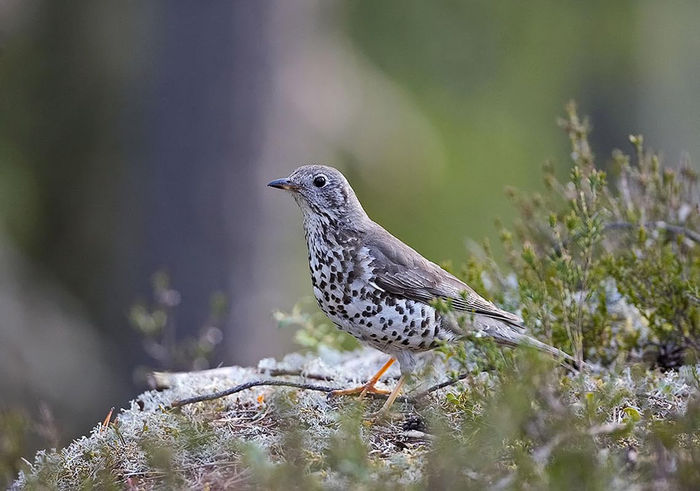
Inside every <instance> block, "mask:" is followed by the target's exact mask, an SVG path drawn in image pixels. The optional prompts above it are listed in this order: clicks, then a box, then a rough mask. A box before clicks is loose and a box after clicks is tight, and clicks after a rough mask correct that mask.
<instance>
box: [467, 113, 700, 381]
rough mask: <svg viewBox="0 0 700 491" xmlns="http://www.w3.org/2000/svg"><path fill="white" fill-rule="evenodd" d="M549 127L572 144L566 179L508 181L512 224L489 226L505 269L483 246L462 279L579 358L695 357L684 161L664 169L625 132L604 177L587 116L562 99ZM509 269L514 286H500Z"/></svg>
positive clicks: (695, 247) (691, 215)
mask: <svg viewBox="0 0 700 491" xmlns="http://www.w3.org/2000/svg"><path fill="white" fill-rule="evenodd" d="M560 125H561V126H562V128H564V130H565V131H566V132H567V134H568V136H569V139H570V142H571V158H572V160H573V167H572V169H571V172H570V174H569V177H568V179H567V180H564V181H562V180H560V179H558V178H557V177H556V176H555V174H554V172H553V170H552V167H551V166H546V167H545V174H544V179H545V185H546V192H545V193H544V194H539V193H536V194H533V195H526V194H524V193H519V192H517V191H515V190H512V189H510V190H508V194H509V196H510V197H511V199H512V200H513V202H514V203H515V205H516V206H517V208H518V210H519V212H520V220H519V221H518V222H517V224H516V225H515V228H514V230H510V229H508V228H506V227H504V226H503V225H500V228H501V231H500V237H501V242H502V244H503V246H504V249H505V252H506V257H507V260H508V264H509V266H510V268H511V269H512V271H513V275H514V276H511V277H510V278H509V277H508V276H506V274H505V273H504V272H503V271H502V270H501V269H500V268H499V267H498V266H497V265H496V262H495V260H494V259H493V254H492V252H491V249H490V247H489V245H488V244H486V245H485V247H484V248H483V250H482V251H480V254H478V255H477V256H476V259H474V258H472V260H471V261H470V262H469V264H468V265H467V268H466V269H467V271H466V277H467V279H468V280H475V281H473V284H474V286H475V288H476V289H477V290H480V291H481V292H482V293H484V294H485V295H486V296H488V297H492V298H494V297H495V298H496V299H497V300H498V299H499V297H500V299H503V297H504V293H503V292H504V291H506V292H507V291H508V290H509V289H510V290H511V291H512V292H514V295H513V296H514V297H515V301H513V302H512V303H513V305H511V307H519V308H520V310H521V312H522V316H523V318H524V320H525V323H526V324H527V325H528V326H529V327H530V328H531V329H532V330H533V331H534V332H535V333H536V335H538V337H540V338H542V339H545V340H547V341H549V342H550V343H552V344H554V345H555V346H560V347H562V348H563V349H565V350H570V352H572V353H574V355H575V356H576V357H578V358H579V359H580V358H584V359H589V360H594V361H596V362H598V361H600V362H602V363H604V364H610V363H612V362H614V361H616V360H618V361H624V360H627V359H639V358H641V357H642V355H643V354H646V356H647V357H650V358H651V361H652V362H653V363H654V364H657V365H659V366H661V367H664V368H671V367H674V366H678V365H679V364H682V363H683V362H684V360H685V359H690V360H693V359H697V352H698V349H699V348H700V311H699V309H698V305H699V302H698V278H700V234H698V232H697V231H698V230H700V209H699V208H698V202H699V200H698V186H697V175H696V174H695V173H694V172H693V171H692V169H691V168H690V166H689V165H688V163H687V162H686V163H683V164H682V166H681V168H680V169H679V170H673V169H670V168H664V167H663V166H662V165H661V163H660V158H659V157H658V155H656V154H654V153H653V152H651V151H649V150H646V149H645V148H644V147H643V140H642V137H640V136H634V137H630V140H631V142H632V143H633V145H634V148H635V152H636V158H635V159H634V163H633V162H632V160H633V159H631V158H630V157H628V156H627V155H625V154H623V153H622V152H620V151H615V152H614V153H613V163H614V164H615V168H616V175H617V177H616V179H615V182H616V186H612V185H610V184H609V183H608V178H607V174H606V172H605V171H603V170H601V169H599V168H598V167H596V164H595V158H594V156H593V154H592V153H591V150H590V145H589V143H588V135H589V131H590V126H589V124H588V122H587V121H585V120H581V119H579V116H578V114H577V112H576V108H575V106H574V104H573V103H571V104H569V105H568V106H567V117H566V118H565V119H563V120H562V121H561V122H560ZM483 278H487V279H488V281H486V282H484V281H483ZM512 278H514V279H515V282H516V283H517V287H516V288H513V287H510V288H509V280H512ZM480 279H481V281H479V280H480ZM511 284H512V281H511ZM506 303H507V302H506Z"/></svg>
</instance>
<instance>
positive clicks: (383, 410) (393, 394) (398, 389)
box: [377, 375, 406, 416]
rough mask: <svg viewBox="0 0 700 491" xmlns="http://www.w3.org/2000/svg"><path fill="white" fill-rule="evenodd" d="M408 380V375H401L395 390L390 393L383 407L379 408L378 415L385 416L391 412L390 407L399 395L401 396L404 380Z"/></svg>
mask: <svg viewBox="0 0 700 491" xmlns="http://www.w3.org/2000/svg"><path fill="white" fill-rule="evenodd" d="M405 381H406V376H405V375H401V377H400V378H399V381H398V382H397V383H396V387H394V390H392V391H391V394H389V398H388V399H387V400H386V402H385V403H384V405H383V406H382V408H381V409H380V410H379V412H378V413H377V416H384V415H385V414H387V413H388V412H389V408H390V407H391V405H392V404H394V401H395V400H396V398H397V397H399V394H400V393H401V388H402V387H403V384H404V382H405Z"/></svg>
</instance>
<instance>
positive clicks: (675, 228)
mask: <svg viewBox="0 0 700 491" xmlns="http://www.w3.org/2000/svg"><path fill="white" fill-rule="evenodd" d="M638 226H639V225H637V224H634V223H630V222H613V223H609V224H607V225H606V226H605V230H616V229H629V228H634V227H638ZM643 226H644V227H647V228H660V229H661V230H666V231H667V232H671V233H672V234H675V235H684V236H685V237H687V238H688V239H690V240H692V241H693V242H698V243H700V233H698V232H696V231H694V230H691V229H689V228H685V227H682V226H680V225H672V224H670V223H666V222H663V221H656V222H646V223H644V224H643Z"/></svg>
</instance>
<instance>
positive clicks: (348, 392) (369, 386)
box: [330, 380, 391, 398]
mask: <svg viewBox="0 0 700 491" xmlns="http://www.w3.org/2000/svg"><path fill="white" fill-rule="evenodd" d="M374 384H375V382H373V381H371V380H370V381H369V382H367V383H366V384H364V385H361V386H359V387H353V388H352V389H342V390H334V391H333V392H331V393H330V395H331V396H332V397H336V396H352V395H357V394H359V395H360V397H361V398H362V397H364V395H365V394H383V395H389V394H391V391H390V390H384V389H378V388H376V387H375V386H374Z"/></svg>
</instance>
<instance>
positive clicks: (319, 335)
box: [274, 299, 360, 351]
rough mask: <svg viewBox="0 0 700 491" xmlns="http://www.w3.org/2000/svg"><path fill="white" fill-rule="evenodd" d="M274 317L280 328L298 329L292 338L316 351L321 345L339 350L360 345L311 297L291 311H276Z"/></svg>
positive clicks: (353, 348)
mask: <svg viewBox="0 0 700 491" xmlns="http://www.w3.org/2000/svg"><path fill="white" fill-rule="evenodd" d="M274 317H275V320H277V323H278V326H279V327H280V328H289V327H295V328H297V329H298V330H297V331H296V333H295V335H294V339H295V341H296V342H297V343H298V344H299V345H301V346H303V347H304V348H308V349H311V350H314V351H317V350H318V349H319V348H320V347H321V346H327V347H329V348H333V349H336V350H339V351H352V350H356V349H357V348H359V347H360V343H359V342H358V341H357V340H356V339H355V338H353V337H352V336H350V335H349V334H347V333H345V332H343V331H341V330H340V329H338V328H337V327H336V326H335V325H334V324H333V323H332V322H331V321H330V320H328V317H326V316H325V315H324V314H323V312H321V311H319V310H318V308H317V307H316V306H315V302H313V304H312V301H311V299H306V300H303V301H301V302H299V303H297V304H296V305H295V306H294V307H292V311H291V312H281V311H277V312H275V313H274Z"/></svg>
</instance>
